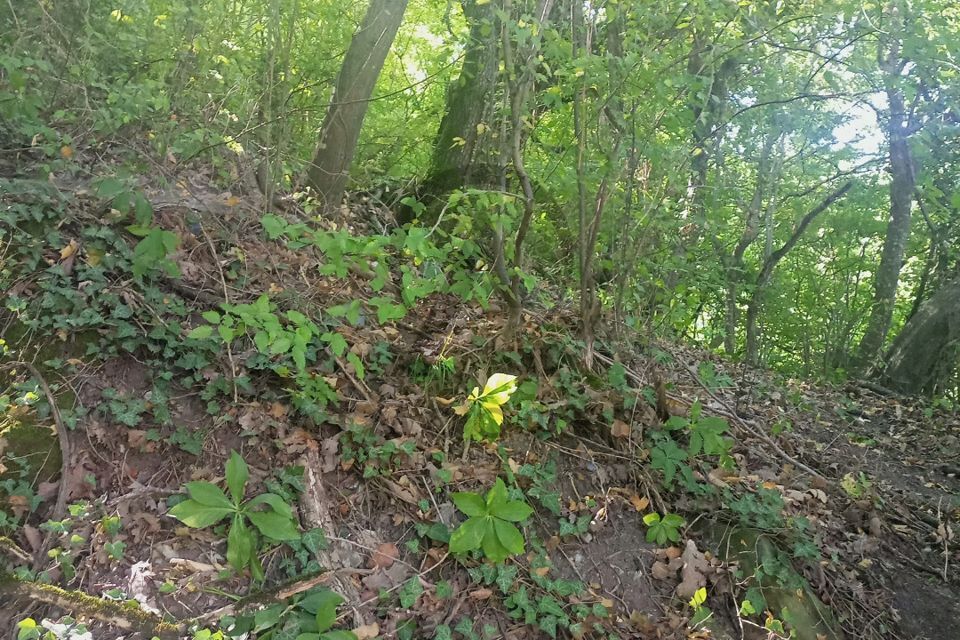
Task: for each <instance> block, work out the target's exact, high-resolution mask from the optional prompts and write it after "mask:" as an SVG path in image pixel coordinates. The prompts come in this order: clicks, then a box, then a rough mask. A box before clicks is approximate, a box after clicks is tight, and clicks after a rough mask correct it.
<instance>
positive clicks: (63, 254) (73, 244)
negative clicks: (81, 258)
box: [60, 240, 80, 260]
mask: <svg viewBox="0 0 960 640" xmlns="http://www.w3.org/2000/svg"><path fill="white" fill-rule="evenodd" d="M79 248H80V245H79V244H78V243H77V241H76V240H71V241H70V244H68V245H67V246H65V247H64V248H63V249H60V259H61V260H66V259H67V258H69V257H70V256H72V255H73V254H75V253H76V252H77V249H79Z"/></svg>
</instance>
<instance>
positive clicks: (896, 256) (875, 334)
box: [855, 6, 916, 371]
mask: <svg viewBox="0 0 960 640" xmlns="http://www.w3.org/2000/svg"><path fill="white" fill-rule="evenodd" d="M893 12H894V19H895V20H897V21H898V22H899V25H898V26H896V27H895V28H902V26H903V21H904V19H905V17H904V16H903V15H902V13H901V11H900V7H898V6H895V7H894V9H893ZM881 61H882V62H881V65H882V67H883V71H884V73H885V83H886V94H887V103H888V105H889V107H888V109H889V113H888V115H889V118H888V121H887V138H888V144H889V154H890V175H891V180H890V219H889V222H888V223H887V236H886V238H885V239H884V242H883V252H882V254H881V256H880V265H879V267H878V268H877V277H876V279H875V284H874V294H873V307H872V309H871V311H870V319H869V320H868V321H867V329H866V331H865V332H864V334H863V338H862V339H861V340H860V345H859V348H858V349H857V357H856V359H855V367H856V369H857V370H858V371H865V370H866V369H868V368H869V367H871V366H872V365H873V363H874V362H875V360H876V359H877V358H878V357H879V356H880V353H881V351H882V349H883V344H884V342H885V341H886V339H887V334H888V333H889V332H890V322H891V320H892V318H893V308H894V305H895V303H896V296H897V286H898V285H899V283H900V269H901V268H902V267H903V255H904V252H905V250H906V246H907V240H908V239H909V237H910V210H911V207H912V205H913V192H914V188H915V186H916V184H915V183H916V180H915V178H914V167H913V158H912V157H911V153H910V140H909V132H910V117H909V115H908V113H907V109H906V105H905V100H904V94H903V90H902V89H901V88H900V86H899V80H900V78H901V73H902V71H903V69H904V67H905V65H906V61H905V60H902V59H901V58H900V42H899V40H895V41H894V42H893V43H892V44H891V45H890V48H889V51H888V52H887V53H886V55H885V56H883V57H881Z"/></svg>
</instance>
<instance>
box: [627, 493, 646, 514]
mask: <svg viewBox="0 0 960 640" xmlns="http://www.w3.org/2000/svg"><path fill="white" fill-rule="evenodd" d="M630 504H632V505H633V508H634V509H636V510H637V511H643V510H644V509H646V508H647V507H648V506H650V499H649V498H647V497H646V496H644V497H642V498H641V497H640V496H638V495H637V494H633V495H632V496H630Z"/></svg>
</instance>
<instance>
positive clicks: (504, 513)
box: [490, 500, 533, 522]
mask: <svg viewBox="0 0 960 640" xmlns="http://www.w3.org/2000/svg"><path fill="white" fill-rule="evenodd" d="M490 513H491V514H492V515H495V516H496V517H498V518H503V519H504V520H509V521H510V522H523V521H524V520H526V519H527V518H529V517H530V514H531V513H533V509H532V508H530V506H529V505H528V504H526V503H525V502H520V501H519V500H508V501H506V502H504V503H502V504H496V505H493V506H492V507H491V508H490Z"/></svg>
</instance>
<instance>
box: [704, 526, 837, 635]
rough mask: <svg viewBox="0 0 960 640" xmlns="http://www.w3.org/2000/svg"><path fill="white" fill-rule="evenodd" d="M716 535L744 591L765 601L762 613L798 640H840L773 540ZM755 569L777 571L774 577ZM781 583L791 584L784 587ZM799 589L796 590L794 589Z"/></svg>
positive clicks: (752, 533) (753, 534) (828, 614)
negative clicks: (739, 575) (756, 590)
mask: <svg viewBox="0 0 960 640" xmlns="http://www.w3.org/2000/svg"><path fill="white" fill-rule="evenodd" d="M714 533H718V536H717V537H718V539H719V540H720V544H719V545H718V547H719V549H720V551H721V553H720V557H721V559H723V560H724V561H726V562H737V563H738V564H739V567H740V571H741V572H742V574H743V575H744V576H745V577H746V579H747V582H746V587H747V588H750V587H757V588H759V589H760V590H761V591H762V593H763V597H764V598H765V599H766V601H767V606H766V609H767V610H769V611H771V612H772V613H774V615H776V616H777V617H779V618H781V619H782V620H784V621H785V622H789V623H790V625H791V628H792V629H793V630H794V631H795V632H796V636H794V637H796V638H797V639H798V640H824V639H826V640H842V639H843V638H844V635H843V632H842V631H840V627H839V625H838V624H837V621H836V619H835V618H834V616H833V612H832V611H831V610H830V608H829V607H827V606H826V605H825V604H824V603H823V602H822V601H821V600H820V598H818V597H817V595H816V594H815V593H814V592H813V591H812V590H811V589H810V587H809V586H808V585H807V583H806V581H805V580H803V579H802V578H801V577H800V575H799V574H797V572H796V571H795V570H794V569H793V568H792V565H791V564H790V562H789V556H787V554H786V553H785V552H784V551H783V550H781V549H780V548H778V547H777V545H776V543H775V542H774V541H773V539H772V538H771V537H770V536H769V535H767V534H764V533H763V532H761V531H759V530H757V529H747V528H734V529H731V530H725V531H722V532H717V531H715V532H714ZM758 567H766V568H767V569H768V570H769V569H770V568H771V567H776V568H777V571H778V573H777V575H775V576H774V575H770V573H767V572H763V571H760V572H758V571H757V569H758ZM784 582H788V583H792V584H788V585H786V586H785V585H784V584H783V583H784ZM798 585H799V586H798Z"/></svg>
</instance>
